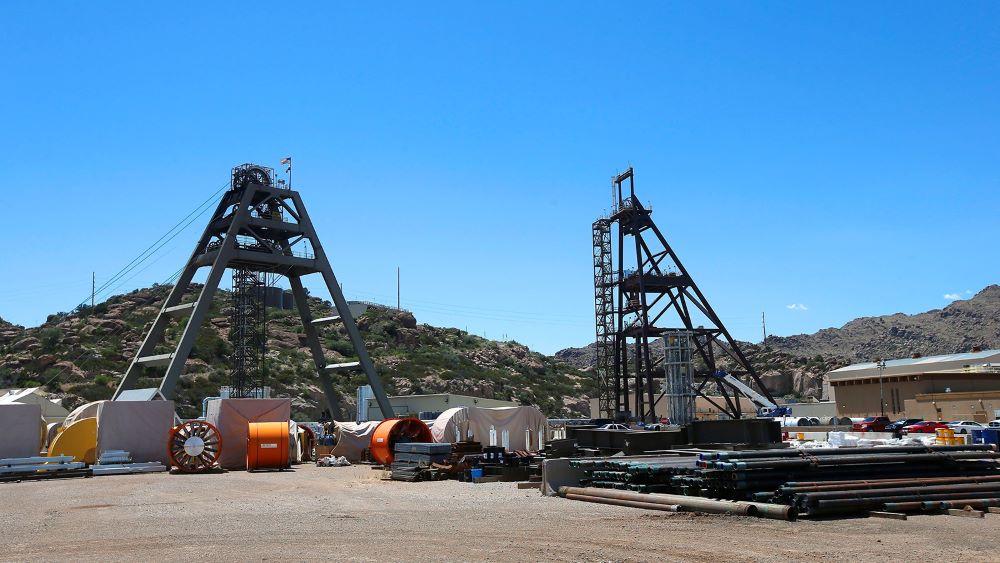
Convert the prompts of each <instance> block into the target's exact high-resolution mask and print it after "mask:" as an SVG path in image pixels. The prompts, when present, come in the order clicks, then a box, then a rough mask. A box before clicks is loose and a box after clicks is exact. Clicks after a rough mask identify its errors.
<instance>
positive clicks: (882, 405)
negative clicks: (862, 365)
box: [875, 360, 885, 416]
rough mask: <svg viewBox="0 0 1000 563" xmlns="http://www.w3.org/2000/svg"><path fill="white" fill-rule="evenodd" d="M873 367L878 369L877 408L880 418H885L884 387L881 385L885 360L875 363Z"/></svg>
mask: <svg viewBox="0 0 1000 563" xmlns="http://www.w3.org/2000/svg"><path fill="white" fill-rule="evenodd" d="M875 367H877V368H878V406H879V408H880V409H881V411H882V416H885V386H884V385H883V384H882V374H884V373H885V360H879V361H878V362H876V363H875Z"/></svg>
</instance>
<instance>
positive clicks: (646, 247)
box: [594, 168, 771, 421]
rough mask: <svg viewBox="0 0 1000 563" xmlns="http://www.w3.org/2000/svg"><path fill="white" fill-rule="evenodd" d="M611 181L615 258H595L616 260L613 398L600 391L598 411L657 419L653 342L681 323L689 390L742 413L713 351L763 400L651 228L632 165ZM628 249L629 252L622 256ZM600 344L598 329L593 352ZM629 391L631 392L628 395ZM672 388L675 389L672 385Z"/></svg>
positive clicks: (659, 388) (753, 375)
mask: <svg viewBox="0 0 1000 563" xmlns="http://www.w3.org/2000/svg"><path fill="white" fill-rule="evenodd" d="M612 186H613V188H614V192H615V194H614V210H613V213H612V215H611V216H610V217H609V218H608V219H607V221H608V224H609V232H610V231H614V232H616V233H617V236H616V237H611V235H610V234H609V237H611V238H616V239H617V251H616V256H615V257H614V258H611V259H609V258H606V257H604V254H605V252H604V251H603V250H601V256H602V257H601V261H602V264H603V263H604V261H605V260H608V261H610V262H611V263H616V266H615V270H614V273H613V275H612V283H611V285H612V286H613V290H612V291H613V293H614V295H615V303H614V306H613V317H614V332H613V338H612V341H613V344H612V346H611V348H612V349H613V363H614V366H613V373H614V375H613V377H611V378H608V379H606V380H605V381H607V380H612V381H613V382H614V389H613V390H612V391H611V393H612V394H611V396H605V395H602V396H601V401H600V402H601V405H602V413H601V414H602V416H605V417H608V418H617V419H623V418H632V417H633V415H634V417H635V418H637V419H639V420H645V421H654V420H656V419H657V415H656V412H657V410H656V409H657V404H658V402H659V401H660V400H661V399H662V398H663V397H664V396H665V393H664V389H663V388H665V387H666V381H665V375H666V374H665V372H664V365H663V362H664V356H663V355H659V354H654V353H653V352H652V350H651V345H652V343H653V342H654V341H656V340H657V339H658V338H660V337H661V336H664V335H665V334H667V333H668V332H670V331H675V330H678V329H680V330H684V331H687V332H688V333H689V334H690V339H691V344H692V346H693V348H694V352H695V357H696V358H698V359H699V360H700V361H701V365H700V366H699V367H700V371H698V372H696V373H695V374H694V378H695V379H696V380H697V381H696V382H695V384H694V385H695V387H694V392H695V393H697V394H698V395H701V396H703V397H705V398H706V399H708V400H709V401H710V402H711V403H712V404H713V405H714V406H715V407H716V408H718V409H719V411H720V412H722V413H725V414H727V415H729V416H730V417H732V418H741V417H742V414H743V413H742V412H741V409H740V401H739V398H738V393H739V391H738V390H737V389H735V388H733V387H732V386H730V385H729V384H728V383H726V382H725V381H724V380H721V379H719V378H717V377H715V375H714V374H715V373H716V370H717V362H716V354H717V353H719V354H723V355H725V356H727V357H729V358H730V359H731V360H732V363H733V364H734V365H735V367H734V368H733V369H731V370H730V373H731V375H733V376H734V377H737V378H745V379H747V380H749V383H751V384H756V386H757V388H758V389H759V390H760V392H761V393H762V394H763V395H765V396H766V397H768V398H769V399H770V398H771V396H770V393H769V392H768V391H767V388H766V387H764V385H763V383H762V382H761V380H760V378H759V377H758V376H757V372H756V371H755V370H754V369H753V366H751V365H750V362H749V361H747V359H746V356H744V354H743V352H742V350H740V347H739V344H738V343H737V342H736V340H735V339H733V337H732V336H731V335H730V334H729V331H728V330H727V329H726V327H725V326H724V325H723V324H722V320H721V319H719V316H718V315H717V314H716V313H715V311H714V310H713V309H712V307H711V305H709V303H708V300H707V299H706V298H705V296H704V295H703V294H702V292H701V290H700V289H698V286H697V285H696V284H695V283H694V280H693V279H692V278H691V276H690V274H688V272H687V270H686V269H685V268H684V266H683V264H681V262H680V259H679V258H678V257H677V254H676V253H675V252H674V251H673V249H672V248H671V247H670V245H669V244H668V243H667V241H666V239H665V238H664V237H663V235H662V234H661V233H660V230H659V229H658V228H657V227H656V224H655V223H654V222H653V219H652V217H651V215H652V210H650V209H646V208H645V207H644V206H643V205H642V203H641V202H640V201H639V198H638V197H636V195H635V179H634V176H633V170H632V168H629V169H628V171H626V172H625V173H623V174H620V175H618V176H616V177H615V178H614V179H613V180H612ZM596 225H597V224H596V223H595V243H594V246H595V268H594V269H595V276H594V280H595V281H594V285H595V295H599V296H600V297H599V298H598V301H600V300H601V299H603V296H602V295H603V294H602V293H601V289H602V287H603V284H605V283H606V282H605V281H604V280H605V278H604V277H603V276H598V275H597V270H598V267H597V254H598V250H597V246H598V243H597V227H596ZM602 245H603V243H602ZM609 246H610V241H609ZM602 248H603V246H602ZM607 254H610V252H609V253H607ZM626 255H628V256H629V257H630V258H629V260H628V261H627V262H626ZM633 259H634V261H633ZM604 311H607V309H599V310H598V314H597V324H598V327H599V328H598V331H600V330H601V328H600V327H601V326H602V325H603V324H604V323H605V320H604V319H603V318H602V316H603V315H605V314H606V313H605V312H604ZM670 317H674V318H676V320H677V321H679V322H680V326H674V327H670V326H665V325H664V323H666V322H667V319H668V318H670ZM696 321H697V326H696ZM601 347H602V342H601V338H600V332H599V336H598V350H600V349H601ZM600 377H601V371H600V366H599V367H598V378H600ZM600 381H601V380H600V379H599V383H600ZM709 384H712V385H711V387H708V386H709ZM707 387H708V388H709V389H713V390H717V391H718V393H719V394H720V395H721V396H722V402H723V403H725V404H724V405H722V404H719V403H718V402H716V401H715V400H714V399H712V398H710V397H709V396H708V395H707V393H706V388H707ZM630 390H632V391H634V394H633V395H632V396H631V397H630ZM673 392H674V393H677V392H678V391H677V390H676V389H674V390H673ZM612 397H613V403H614V408H613V409H610V408H609V409H607V410H604V409H605V407H606V406H610V405H611V404H612V400H611V398H612ZM630 399H631V400H630Z"/></svg>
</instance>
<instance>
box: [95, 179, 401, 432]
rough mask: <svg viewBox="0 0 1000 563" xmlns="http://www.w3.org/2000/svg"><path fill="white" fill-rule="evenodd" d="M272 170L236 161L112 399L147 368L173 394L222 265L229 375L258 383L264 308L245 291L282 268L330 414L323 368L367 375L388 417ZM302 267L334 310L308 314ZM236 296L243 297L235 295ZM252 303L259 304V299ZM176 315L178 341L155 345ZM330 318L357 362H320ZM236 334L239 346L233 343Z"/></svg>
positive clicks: (356, 337)
mask: <svg viewBox="0 0 1000 563" xmlns="http://www.w3.org/2000/svg"><path fill="white" fill-rule="evenodd" d="M273 177H274V173H273V171H272V170H271V169H269V168H265V167H262V166H257V165H254V164H243V165H240V166H237V167H236V168H234V169H233V175H232V184H231V186H230V189H229V191H227V192H226V193H225V194H223V196H222V199H221V201H219V204H218V206H217V207H216V210H215V213H214V214H213V215H212V218H211V219H210V220H209V222H208V226H207V227H205V231H204V232H203V234H202V236H201V239H200V240H199V241H198V244H197V245H196V246H195V249H194V252H192V253H191V257H190V258H189V259H188V262H187V265H185V266H184V269H183V270H182V271H181V274H180V277H179V278H178V280H177V283H176V284H175V285H174V287H173V289H172V290H171V291H170V295H169V296H168V297H167V300H166V301H165V302H164V303H163V307H162V308H161V309H160V313H159V314H158V315H157V316H156V320H155V321H153V324H152V326H151V327H150V328H149V332H147V334H146V337H145V339H144V340H143V342H142V345H141V346H140V347H139V350H138V351H137V352H136V355H135V358H134V359H133V360H132V363H131V364H130V365H129V367H128V370H127V371H126V372H125V375H124V377H122V380H121V383H120V384H119V386H118V389H117V390H116V391H115V395H114V398H115V399H117V398H118V397H119V396H120V395H121V394H122V393H123V392H125V391H128V390H131V389H133V388H135V386H136V383H137V382H138V380H139V378H140V377H143V376H146V375H147V374H146V373H145V369H146V368H150V369H160V370H164V371H163V372H162V376H161V382H160V385H159V392H160V394H161V395H162V396H163V397H164V398H167V399H170V398H172V397H173V394H174V387H175V386H176V385H177V380H178V378H179V377H180V375H181V372H182V370H183V368H184V364H185V362H186V361H187V359H188V356H189V354H190V353H191V348H192V346H194V342H195V338H196V337H197V335H198V330H199V329H200V328H201V325H202V323H204V321H205V318H206V316H207V315H208V312H209V309H210V307H211V305H212V298H213V297H214V295H215V292H216V291H217V290H218V287H219V282H220V281H221V280H222V276H223V274H224V273H225V271H226V269H227V268H229V269H232V270H233V272H234V284H233V285H234V288H233V289H234V294H235V295H234V299H235V301H234V306H237V305H239V306H243V307H244V310H243V311H234V313H233V320H234V321H238V322H239V323H240V324H239V326H237V325H234V326H233V327H232V328H233V330H234V331H236V332H237V334H234V335H231V336H234V338H233V340H234V361H233V362H232V363H233V374H232V378H233V383H234V384H238V385H239V386H241V387H242V390H241V391H238V393H239V394H240V395H241V396H254V395H253V388H255V387H258V386H261V385H262V384H263V378H262V375H261V373H260V367H261V363H260V362H261V361H262V360H263V351H264V348H263V344H262V343H261V342H260V338H261V335H260V334H259V333H256V332H255V331H258V330H261V329H260V328H259V326H260V325H261V322H262V318H263V314H262V313H261V312H260V311H259V310H258V309H256V305H255V303H257V302H258V301H259V300H260V297H261V296H259V295H248V294H245V293H244V292H254V293H257V292H259V291H260V289H261V288H260V287H259V286H260V285H261V284H260V277H259V276H261V275H265V276H266V275H282V276H285V277H287V278H288V282H289V285H291V287H292V294H293V296H294V298H295V305H296V306H297V308H298V310H299V316H300V317H301V318H302V326H303V328H304V332H305V336H306V340H307V342H308V344H309V348H310V350H311V352H312V356H313V361H314V362H315V365H316V369H317V371H318V372H319V380H320V384H321V385H322V387H323V392H324V394H325V395H326V400H327V404H328V406H329V408H330V413H331V414H332V413H335V412H336V411H337V407H336V405H337V394H336V391H335V390H334V387H333V383H332V381H331V379H330V373H331V372H340V371H347V370H356V369H360V370H362V371H364V373H365V375H366V376H367V377H368V383H369V385H371V386H372V391H373V392H374V395H375V398H376V400H377V402H378V405H379V408H380V409H381V411H382V415H383V416H384V417H386V418H391V417H393V416H394V415H393V411H392V406H391V405H390V404H389V399H388V398H387V397H386V395H385V390H384V388H383V387H382V382H381V380H380V379H379V377H378V374H377V373H376V372H375V366H374V364H373V363H372V360H371V358H370V357H369V356H368V351H367V349H366V348H365V343H364V341H363V340H362V339H361V333H360V332H359V331H358V327H357V324H356V323H355V322H354V317H353V316H352V315H351V310H350V308H349V307H348V304H347V300H346V299H345V298H344V294H343V292H342V291H341V290H340V284H339V283H338V282H337V277H336V276H335V275H334V274H333V268H332V267H331V266H330V261H329V260H328V258H327V256H326V252H325V251H324V250H323V245H322V244H320V240H319V237H318V236H317V234H316V229H315V228H314V227H313V224H312V221H311V220H310V219H309V214H308V213H307V212H306V208H305V205H304V204H303V203H302V197H301V196H300V195H299V193H298V192H296V191H293V190H292V189H290V188H286V187H283V186H281V185H279V186H275V185H274V184H273V183H272V178H273ZM310 248H311V249H312V250H311V251H310V250H309V249H310ZM205 267H207V268H209V272H208V277H207V279H206V280H205V284H204V286H202V288H201V291H200V293H199V294H198V296H197V298H196V299H195V300H194V301H188V302H183V303H182V299H183V297H184V294H185V292H186V291H187V289H188V287H189V286H190V284H191V280H192V279H193V278H194V275H195V273H196V272H197V271H198V270H199V269H201V268H205ZM309 274H320V275H322V276H323V281H324V282H325V283H326V286H327V289H328V290H329V292H330V296H331V297H332V298H333V303H334V305H335V306H336V307H337V315H336V316H332V317H325V318H318V319H314V318H313V316H312V312H311V311H310V310H309V301H308V298H307V295H306V291H305V288H304V287H303V285H302V277H303V276H307V275H309ZM241 296H243V297H246V299H243V300H242V301H240V299H241ZM259 305H260V307H261V308H262V307H263V303H262V302H261V303H259ZM183 317H187V322H186V324H184V330H183V332H182V333H181V336H180V338H179V339H178V340H177V343H176V344H175V345H173V346H170V347H168V346H166V345H163V344H161V342H162V341H163V336H164V333H165V331H166V329H167V326H168V324H169V323H170V322H171V320H172V319H178V320H182V319H183ZM237 317H239V318H237ZM334 322H342V323H343V324H344V328H345V329H346V330H347V335H348V337H349V338H350V340H351V344H352V345H353V346H354V353H355V355H356V356H357V361H353V362H346V363H340V364H329V363H328V362H327V359H326V355H325V352H324V350H323V346H322V344H321V343H320V340H319V334H318V332H317V327H318V326H321V325H325V324H330V323H334ZM237 341H239V342H242V345H238V344H237ZM240 346H242V350H240V349H239V348H240Z"/></svg>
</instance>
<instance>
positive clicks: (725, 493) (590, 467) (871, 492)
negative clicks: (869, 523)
mask: <svg viewBox="0 0 1000 563" xmlns="http://www.w3.org/2000/svg"><path fill="white" fill-rule="evenodd" d="M998 458H1000V453H997V452H996V450H995V446H993V445H990V444H985V445H964V446H889V447H877V448H822V449H819V448H817V449H808V450H806V449H782V450H758V451H735V452H711V453H702V454H699V456H698V459H697V461H696V462H694V463H691V462H690V461H687V462H685V461H684V460H683V459H679V458H677V457H664V458H645V459H634V458H633V459H618V460H616V459H602V460H577V461H574V462H572V463H571V465H572V466H574V467H579V468H582V469H584V470H585V471H586V473H587V478H586V479H584V481H583V483H582V484H585V485H588V486H590V487H594V488H604V489H620V490H630V491H637V492H648V493H674V494H680V495H689V496H701V497H711V498H721V499H732V500H753V501H758V502H766V503H779V504H784V505H788V506H791V507H793V508H794V509H795V511H797V512H798V513H800V514H805V515H824V514H848V513H858V512H865V511H871V510H896V511H902V510H940V509H943V508H953V507H955V506H953V505H960V506H958V507H959V508H961V507H964V506H967V505H968V506H973V507H974V508H975V507H988V506H998V505H1000V465H998ZM914 503H916V504H914ZM994 503H996V504H994Z"/></svg>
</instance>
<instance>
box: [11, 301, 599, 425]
mask: <svg viewBox="0 0 1000 563" xmlns="http://www.w3.org/2000/svg"><path fill="white" fill-rule="evenodd" d="M195 289H197V288H192V290H195ZM168 291H169V287H165V286H156V287H152V288H149V289H143V290H137V291H134V292H132V293H129V294H127V295H120V296H116V297H113V298H111V299H109V300H108V301H107V302H105V303H102V304H99V305H98V306H96V307H95V308H94V309H93V310H90V309H89V308H83V309H81V310H79V311H76V312H74V313H71V314H65V313H60V314H56V315H51V316H50V317H49V318H48V320H46V322H45V323H44V324H42V325H41V326H39V327H35V328H27V329H26V328H24V327H20V326H16V325H12V324H10V323H7V322H5V321H2V319H0V388H6V387H33V386H44V387H45V388H46V389H47V390H49V391H50V392H52V393H54V394H55V395H56V396H57V397H61V398H62V399H63V404H64V406H66V407H67V408H73V407H75V406H76V405H78V404H81V403H83V402H85V401H92V400H97V399H106V398H109V397H110V396H111V394H112V393H113V392H114V389H115V387H116V386H117V384H118V380H119V378H120V377H121V374H122V372H123V371H124V370H125V368H126V367H127V366H128V364H129V362H130V361H131V359H132V357H133V355H134V354H135V351H136V349H137V348H138V347H139V344H140V342H141V339H142V337H143V336H144V332H143V331H144V329H145V328H146V327H148V325H149V324H150V323H151V322H152V320H153V319H154V318H155V316H156V313H157V312H158V311H159V309H160V307H161V305H162V302H163V300H164V299H165V298H166V296H167V293H168ZM229 298H230V294H229V293H228V292H225V291H220V292H219V293H218V294H217V297H216V299H215V303H214V304H213V307H212V311H211V315H210V317H211V318H210V319H209V321H208V322H206V323H205V325H204V326H203V327H202V330H201V331H200V332H199V335H198V338H197V341H196V343H195V346H194V349H193V351H192V353H191V358H190V359H189V360H188V363H187V365H186V367H185V373H184V375H183V376H182V379H181V380H180V382H179V383H178V387H177V397H176V400H177V402H178V405H179V410H180V412H181V416H185V417H190V416H197V415H198V414H200V411H201V401H202V399H203V398H204V397H206V396H214V395H216V394H218V390H219V387H220V386H222V385H227V384H228V368H227V361H228V355H229V353H230V351H231V347H230V344H229V342H228V341H227V334H228V330H229V318H228V315H229V306H228V303H229ZM187 299H188V300H193V299H194V296H193V294H192V295H191V296H189V297H187ZM310 306H311V308H312V311H313V313H314V315H316V316H317V317H321V316H328V315H330V314H332V306H331V304H330V303H329V302H326V301H321V300H319V299H315V298H311V299H310ZM268 319H269V324H268V337H269V339H268V356H267V362H266V369H267V370H268V374H269V380H268V385H270V386H271V387H272V389H273V392H274V394H275V395H277V396H286V397H290V398H292V404H293V412H295V413H296V414H298V415H300V416H301V417H303V418H306V419H316V418H317V417H319V415H320V412H321V409H322V408H323V407H322V405H323V404H324V403H323V396H322V392H321V391H320V388H319V384H318V381H317V378H316V375H315V368H314V366H313V361H312V356H311V354H310V353H309V349H308V347H307V346H306V342H305V336H304V334H303V333H302V326H301V322H300V321H299V318H298V315H297V313H296V312H293V311H282V310H276V309H269V310H268ZM358 326H359V328H360V330H361V332H362V335H363V337H364V339H365V341H366V343H367V346H368V351H369V353H370V354H371V356H372V358H373V360H374V361H375V364H376V368H377V370H378V372H379V374H380V376H381V377H382V380H383V382H384V383H385V386H386V388H387V391H388V392H389V393H390V394H409V393H439V392H451V393H460V394H466V395H474V396H478V397H487V398H497V399H505V400H514V401H517V402H518V403H520V404H527V405H534V406H537V407H539V408H540V409H541V410H542V411H544V412H545V413H546V414H548V415H550V416H553V417H570V416H572V417H576V416H586V414H587V412H588V405H587V401H586V400H585V399H582V397H586V396H588V395H589V394H590V391H591V390H592V388H593V381H592V378H591V377H589V376H588V375H587V374H584V373H582V372H581V371H580V370H578V369H576V368H574V367H572V366H570V365H568V364H566V363H564V362H561V361H558V360H555V359H553V358H551V357H548V356H544V355H542V354H539V353H536V352H532V351H531V350H529V349H528V348H527V347H525V346H523V345H521V344H518V343H517V342H496V341H491V340H486V339H483V338H480V337H478V336H474V335H470V334H468V333H466V332H464V331H461V330H458V329H453V328H439V327H432V326H429V325H423V324H418V323H417V320H416V319H415V318H414V317H413V315H412V314H410V313H408V312H404V311H395V310H391V309H383V308H369V310H368V312H366V313H365V314H364V315H362V316H361V317H360V318H359V319H358ZM182 328H183V327H182V326H181V325H178V324H176V323H174V324H172V325H171V326H170V327H169V328H168V330H167V334H166V341H167V343H170V342H175V341H176V339H177V338H178V337H179V334H180V332H181V330H182ZM321 331H322V332H321V337H322V339H323V341H324V343H325V345H326V349H327V352H328V354H327V360H328V361H329V362H330V363H337V362H339V361H350V357H351V355H352V354H353V350H352V348H351V345H350V342H349V341H348V339H347V335H346V332H345V331H344V329H343V327H341V326H340V325H337V324H334V325H327V326H324V327H322V329H321ZM169 350H170V347H169V346H168V344H166V343H165V344H161V345H160V347H159V348H158V350H157V353H165V352H167V351H169ZM160 369H162V368H160ZM148 374H149V375H150V376H153V375H155V368H150V369H149V371H148ZM366 381H367V380H366V378H365V376H364V375H363V374H352V375H346V376H339V377H337V376H335V377H334V384H335V386H336V388H337V391H338V393H339V394H340V401H339V412H336V413H334V417H335V418H339V419H341V420H350V419H353V417H354V413H355V404H354V397H355V390H356V388H357V387H358V385H363V384H365V383H366ZM157 384H158V381H157V380H155V379H153V378H152V377H150V378H149V379H146V380H144V381H141V382H140V387H147V386H148V387H153V386H156V385H157Z"/></svg>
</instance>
